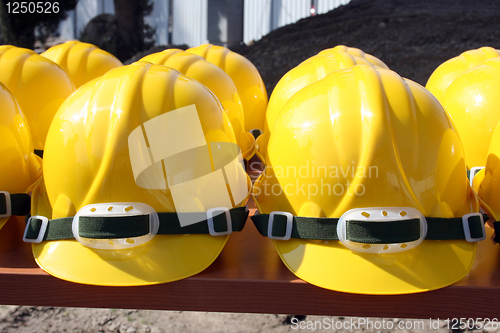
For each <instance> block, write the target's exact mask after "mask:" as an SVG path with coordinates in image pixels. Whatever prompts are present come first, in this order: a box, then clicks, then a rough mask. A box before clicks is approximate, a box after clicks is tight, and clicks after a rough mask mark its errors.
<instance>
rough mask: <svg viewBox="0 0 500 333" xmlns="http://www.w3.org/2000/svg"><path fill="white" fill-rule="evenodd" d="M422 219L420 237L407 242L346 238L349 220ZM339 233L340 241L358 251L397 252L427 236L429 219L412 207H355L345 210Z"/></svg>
mask: <svg viewBox="0 0 500 333" xmlns="http://www.w3.org/2000/svg"><path fill="white" fill-rule="evenodd" d="M411 219H419V220H420V237H419V239H417V240H415V241H411V242H405V243H394V244H365V243H357V242H352V241H350V240H348V239H346V225H347V221H349V220H356V221H363V220H366V221H370V222H373V223H376V222H377V221H397V220H401V221H403V220H411ZM337 235H338V237H339V240H340V242H341V243H342V244H343V245H344V246H345V247H347V248H349V249H350V250H352V251H356V252H364V253H397V252H403V251H406V250H409V249H413V248H414V247H417V246H418V245H419V244H420V243H422V241H423V240H424V239H425V236H427V221H426V220H425V217H424V215H422V213H421V212H420V211H419V210H417V209H415V208H410V207H373V208H355V209H351V210H349V211H347V212H345V213H344V214H343V215H342V216H341V217H340V219H339V222H338V224H337Z"/></svg>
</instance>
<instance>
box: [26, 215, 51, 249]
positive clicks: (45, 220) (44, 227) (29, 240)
mask: <svg viewBox="0 0 500 333" xmlns="http://www.w3.org/2000/svg"><path fill="white" fill-rule="evenodd" d="M33 219H37V220H42V225H41V226H40V230H38V236H37V238H35V239H33V238H26V234H27V233H28V228H29V226H30V224H31V220H33ZM48 225H49V219H48V218H46V217H45V216H40V215H35V216H30V218H29V219H28V223H26V228H25V229H24V235H23V241H24V242H25V243H41V242H42V240H43V237H44V236H45V231H47V226H48Z"/></svg>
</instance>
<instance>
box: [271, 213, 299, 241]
mask: <svg viewBox="0 0 500 333" xmlns="http://www.w3.org/2000/svg"><path fill="white" fill-rule="evenodd" d="M275 215H283V216H286V232H285V235H284V236H282V237H280V236H273V225H274V216H275ZM292 228H293V215H292V214H290V213H288V212H280V211H276V212H272V213H271V214H270V215H269V225H268V226H267V237H269V238H271V239H277V240H289V239H290V238H291V237H292Z"/></svg>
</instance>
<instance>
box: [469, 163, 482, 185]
mask: <svg viewBox="0 0 500 333" xmlns="http://www.w3.org/2000/svg"><path fill="white" fill-rule="evenodd" d="M483 169H484V167H482V166H479V167H472V168H471V169H470V171H469V178H470V179H469V182H470V186H472V184H473V182H474V177H475V176H476V173H478V172H479V171H481V170H483Z"/></svg>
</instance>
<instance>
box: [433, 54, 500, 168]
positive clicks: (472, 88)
mask: <svg viewBox="0 0 500 333" xmlns="http://www.w3.org/2000/svg"><path fill="white" fill-rule="evenodd" d="M483 49H485V48H483ZM483 49H481V50H483ZM475 51H477V52H472V53H471V54H472V55H478V54H479V55H481V54H483V53H482V52H480V51H478V50H475ZM485 51H491V53H494V52H497V51H496V50H493V49H489V48H488V49H486V50H485ZM474 59H476V58H474ZM451 64H453V62H451ZM438 69H439V68H438ZM436 71H437V70H436ZM429 81H431V80H429ZM499 89H500V57H497V58H493V59H489V60H485V61H483V62H481V63H479V64H477V65H476V66H475V67H473V68H472V69H469V70H467V71H463V72H462V73H460V74H459V75H457V76H456V77H455V78H454V79H453V81H452V82H451V83H449V85H448V87H447V89H446V90H445V91H444V93H443V94H442V96H441V97H439V101H440V102H441V105H442V106H443V107H444V109H445V110H446V111H447V112H448V114H449V115H450V117H451V119H452V122H453V124H454V126H455V128H456V130H457V132H458V134H459V136H460V139H461V140H462V144H463V146H464V152H465V162H466V164H467V167H468V168H469V169H471V168H473V167H478V166H484V163H485V162H486V154H487V152H488V147H489V144H490V140H491V137H492V135H493V130H494V129H495V126H496V125H497V123H498V121H499V120H500V113H499V112H498V104H499V103H500V95H499V94H498V93H497V91H498V90H499ZM431 92H433V91H431Z"/></svg>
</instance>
